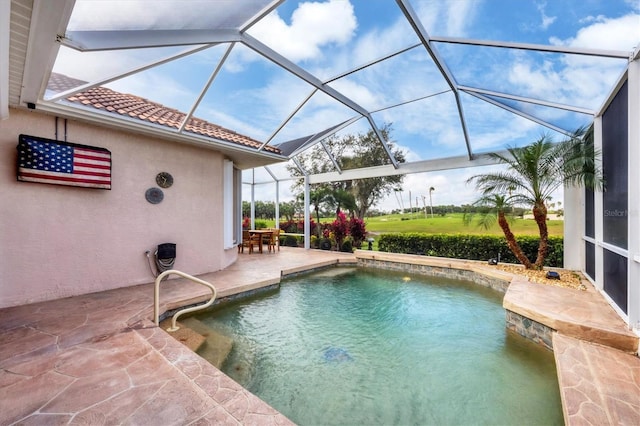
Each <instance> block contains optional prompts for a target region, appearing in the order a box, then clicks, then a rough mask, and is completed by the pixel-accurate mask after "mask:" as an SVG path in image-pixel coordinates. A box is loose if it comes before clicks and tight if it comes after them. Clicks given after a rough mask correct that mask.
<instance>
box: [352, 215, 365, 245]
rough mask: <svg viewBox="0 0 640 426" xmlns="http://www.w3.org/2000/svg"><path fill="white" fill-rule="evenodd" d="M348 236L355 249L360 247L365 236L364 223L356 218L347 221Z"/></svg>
mask: <svg viewBox="0 0 640 426" xmlns="http://www.w3.org/2000/svg"><path fill="white" fill-rule="evenodd" d="M349 235H351V238H353V246H354V247H356V248H360V247H362V242H363V241H364V238H365V237H366V236H367V230H366V228H365V224H364V221H363V220H362V219H358V218H357V217H352V218H351V219H350V220H349Z"/></svg>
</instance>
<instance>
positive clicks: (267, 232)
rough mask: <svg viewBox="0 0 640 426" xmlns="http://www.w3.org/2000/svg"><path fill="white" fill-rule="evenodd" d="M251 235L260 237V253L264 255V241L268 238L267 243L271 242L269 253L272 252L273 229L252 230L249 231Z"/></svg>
mask: <svg viewBox="0 0 640 426" xmlns="http://www.w3.org/2000/svg"><path fill="white" fill-rule="evenodd" d="M249 235H251V236H252V237H253V236H254V235H258V236H259V237H260V244H258V251H259V252H260V253H262V242H263V241H264V237H265V236H266V237H267V238H268V240H267V241H269V243H268V247H269V251H271V236H272V235H273V230H271V229H251V230H249Z"/></svg>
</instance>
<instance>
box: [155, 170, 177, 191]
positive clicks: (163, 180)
mask: <svg viewBox="0 0 640 426" xmlns="http://www.w3.org/2000/svg"><path fill="white" fill-rule="evenodd" d="M156 183H157V184H158V186H159V187H160V188H169V187H170V186H171V185H173V176H171V175H170V174H169V173H167V172H160V173H158V175H157V176H156Z"/></svg>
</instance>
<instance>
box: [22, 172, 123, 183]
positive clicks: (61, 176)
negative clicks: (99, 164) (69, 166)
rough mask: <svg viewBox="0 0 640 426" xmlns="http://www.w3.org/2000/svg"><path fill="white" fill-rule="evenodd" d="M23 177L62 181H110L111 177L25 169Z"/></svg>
mask: <svg viewBox="0 0 640 426" xmlns="http://www.w3.org/2000/svg"><path fill="white" fill-rule="evenodd" d="M21 175H22V177H26V178H38V179H43V180H48V181H60V182H77V183H82V182H86V183H109V182H110V179H108V178H107V179H105V178H101V177H100V176H96V177H94V176H91V175H86V176H87V177H84V176H85V175H80V176H76V175H70V174H68V173H55V172H37V171H34V170H23V171H22V173H21Z"/></svg>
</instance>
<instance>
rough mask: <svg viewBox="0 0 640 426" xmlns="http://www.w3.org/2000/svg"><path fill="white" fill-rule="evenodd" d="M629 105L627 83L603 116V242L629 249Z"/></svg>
mask: <svg viewBox="0 0 640 426" xmlns="http://www.w3.org/2000/svg"><path fill="white" fill-rule="evenodd" d="M627 110H628V102H627V83H625V84H624V85H623V86H622V87H621V88H620V91H619V92H618V93H617V94H616V96H615V98H613V101H612V102H611V105H609V107H608V108H607V110H606V111H605V113H604V114H603V115H602V171H603V173H604V179H605V191H604V194H603V201H604V211H603V225H604V238H603V239H604V241H605V242H607V243H609V244H613V245H615V246H617V247H620V248H623V249H626V248H627V247H628V244H627V227H628V200H627V197H628V170H629V167H628V163H627V155H628V152H629V150H628V139H629V138H628V128H627V123H628V117H627V115H628V114H627Z"/></svg>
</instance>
